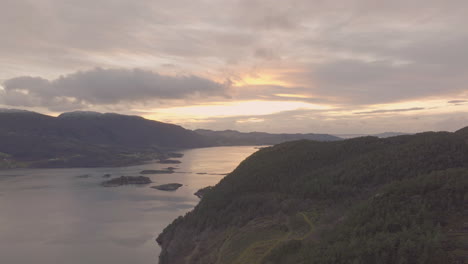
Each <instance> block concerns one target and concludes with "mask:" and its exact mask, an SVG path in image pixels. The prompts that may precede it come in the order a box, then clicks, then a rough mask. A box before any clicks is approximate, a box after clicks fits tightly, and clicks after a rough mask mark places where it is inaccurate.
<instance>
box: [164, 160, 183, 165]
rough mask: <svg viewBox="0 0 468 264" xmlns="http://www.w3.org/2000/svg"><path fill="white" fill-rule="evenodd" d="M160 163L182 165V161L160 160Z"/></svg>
mask: <svg viewBox="0 0 468 264" xmlns="http://www.w3.org/2000/svg"><path fill="white" fill-rule="evenodd" d="M158 163H161V164H179V163H182V162H181V161H180V160H174V159H161V160H159V162H158Z"/></svg>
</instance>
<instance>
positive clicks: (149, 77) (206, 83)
mask: <svg viewBox="0 0 468 264" xmlns="http://www.w3.org/2000/svg"><path fill="white" fill-rule="evenodd" d="M3 86H4V91H3V92H2V91H0V103H1V104H5V105H13V106H27V107H36V106H41V107H47V108H49V109H51V110H56V111H60V110H71V109H77V108H84V107H85V106H86V105H107V104H118V103H122V102H124V103H132V102H144V101H150V100H174V99H184V98H199V97H202V96H203V97H206V96H213V97H215V96H225V94H226V93H225V92H226V88H227V86H226V85H223V84H220V83H216V82H213V81H211V80H208V79H205V78H201V77H197V76H193V75H188V76H166V75H160V74H158V73H154V72H150V71H145V70H140V69H132V70H129V69H100V68H96V69H94V70H90V71H83V72H76V73H73V74H69V75H66V76H61V77H60V78H58V79H55V80H46V79H43V78H40V77H30V76H23V77H17V78H13V79H9V80H6V81H5V82H4V83H3Z"/></svg>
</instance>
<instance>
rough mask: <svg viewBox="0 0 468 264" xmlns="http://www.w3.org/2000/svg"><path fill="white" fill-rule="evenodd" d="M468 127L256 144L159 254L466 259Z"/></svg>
mask: <svg viewBox="0 0 468 264" xmlns="http://www.w3.org/2000/svg"><path fill="white" fill-rule="evenodd" d="M467 131H468V128H467V129H463V130H460V131H458V132H456V133H448V132H439V133H435V132H427V133H421V134H416V135H405V136H398V137H391V138H386V139H379V138H376V137H362V138H356V139H350V140H343V141H335V142H316V141H307V140H301V141H295V142H288V143H283V144H279V145H276V146H273V147H269V148H266V149H262V150H260V151H258V152H256V153H255V154H253V155H252V156H251V157H249V158H248V159H246V160H245V161H244V162H242V163H241V164H240V165H239V166H238V168H236V169H235V170H234V171H233V172H232V173H231V174H229V175H228V176H226V177H225V178H224V179H223V180H222V181H221V182H220V183H219V184H218V185H216V186H215V187H214V188H212V189H211V190H210V191H208V192H207V193H206V194H205V195H204V196H203V198H202V200H201V201H200V203H199V205H198V206H197V207H196V208H195V209H194V210H193V211H192V212H189V213H188V214H187V215H185V216H184V217H180V218H178V219H176V220H175V221H174V222H173V223H172V224H171V225H169V226H168V227H167V228H166V229H165V230H164V232H163V233H162V234H161V235H160V236H159V237H158V239H157V241H158V243H159V244H160V245H161V246H162V249H163V251H162V254H161V256H160V263H161V264H168V263H170V264H178V263H190V264H191V263H200V264H202V263H203V264H211V263H213V264H214V263H219V264H229V263H239V264H240V263H261V264H289V263H290V264H293V263H294V264H296V263H304V264H305V263H351V264H354V263H369V264H370V263H466V261H467V260H468V258H467V257H468V224H467V223H468V212H467V208H466V205H467V204H468V201H467V199H468V194H467V189H468V145H467V140H468V133H467Z"/></svg>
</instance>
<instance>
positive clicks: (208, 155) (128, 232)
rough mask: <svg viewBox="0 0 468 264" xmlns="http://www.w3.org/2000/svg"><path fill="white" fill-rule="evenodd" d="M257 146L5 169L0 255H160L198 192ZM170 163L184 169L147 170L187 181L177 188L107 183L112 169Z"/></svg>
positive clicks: (58, 259) (0, 175)
mask: <svg viewBox="0 0 468 264" xmlns="http://www.w3.org/2000/svg"><path fill="white" fill-rule="evenodd" d="M255 151H256V149H255V148H254V147H217V148H204V149H193V150H187V151H184V152H183V153H184V157H183V158H182V159H181V161H182V163H181V164H175V165H174V164H171V165H167V164H146V165H141V166H132V167H123V168H97V169H37V170H14V171H11V170H10V171H0V263H9V264H16V263H18V264H24V263H38V264H42V263H68V264H75V263H76V264H82V263H87V264H94V263H99V264H101V263H112V264H120V263H122V264H123V263H125V264H127V263H136V264H138V263H142V264H146V263H151V264H154V263H157V256H158V254H159V248H158V247H157V246H156V244H155V242H154V239H155V237H156V236H157V235H158V234H159V233H160V232H161V231H162V229H163V228H164V227H165V226H166V225H167V224H169V223H170V222H172V220H173V219H175V218H176V217H177V216H179V215H183V214H185V213H186V212H187V211H189V210H191V209H192V208H193V207H194V206H195V205H196V204H197V203H198V198H197V197H196V196H194V195H193V193H194V192H195V191H197V190H198V189H200V188H203V187H205V186H209V185H214V184H216V183H217V182H218V181H219V180H220V179H221V178H222V177H224V175H223V174H225V173H228V172H230V171H232V170H233V169H234V168H235V167H236V166H237V165H238V164H239V163H240V162H241V161H242V160H243V159H244V158H246V157H247V156H249V155H250V154H251V153H253V152H255ZM169 166H171V167H176V168H177V169H176V173H174V174H160V175H147V176H149V177H150V178H151V179H152V181H153V182H154V183H153V184H152V185H159V184H165V183H172V182H178V183H181V184H183V186H182V187H181V188H180V189H179V190H177V191H176V192H164V191H159V190H155V189H151V188H149V186H151V185H149V186H148V185H147V186H144V187H137V186H122V187H116V188H104V187H101V186H100V185H99V183H100V182H102V181H104V180H106V179H105V178H103V176H104V175H105V174H111V175H112V177H119V176H121V175H138V174H139V172H140V171H141V170H148V169H163V168H166V167H169ZM179 172H185V173H179ZM83 175H88V176H87V177H84V176H83Z"/></svg>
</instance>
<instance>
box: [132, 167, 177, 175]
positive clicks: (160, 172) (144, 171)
mask: <svg viewBox="0 0 468 264" xmlns="http://www.w3.org/2000/svg"><path fill="white" fill-rule="evenodd" d="M171 173H174V170H173V169H169V168H168V169H165V170H142V171H140V174H171Z"/></svg>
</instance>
